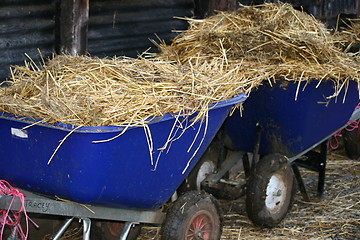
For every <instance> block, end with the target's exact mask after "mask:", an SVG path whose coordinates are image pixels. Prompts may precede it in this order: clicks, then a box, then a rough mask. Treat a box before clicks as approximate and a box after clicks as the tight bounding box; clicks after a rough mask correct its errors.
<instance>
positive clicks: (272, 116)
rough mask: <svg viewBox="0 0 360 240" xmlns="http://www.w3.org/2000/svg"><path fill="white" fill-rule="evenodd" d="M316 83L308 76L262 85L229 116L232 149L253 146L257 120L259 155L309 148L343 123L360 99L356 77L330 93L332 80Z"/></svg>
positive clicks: (228, 142)
mask: <svg viewBox="0 0 360 240" xmlns="http://www.w3.org/2000/svg"><path fill="white" fill-rule="evenodd" d="M318 83H319V82H318V81H311V82H309V83H305V82H304V83H301V84H300V86H298V84H297V83H292V82H287V81H278V82H277V83H276V84H274V85H273V86H270V85H269V84H264V85H262V86H260V87H259V88H258V89H257V90H256V91H254V92H252V93H251V95H250V96H249V97H248V99H247V101H246V102H245V103H244V109H243V111H242V116H240V113H239V111H238V110H237V111H235V113H234V114H233V115H232V116H231V117H230V118H228V119H227V120H226V124H225V126H226V141H225V142H226V145H227V146H228V147H229V148H231V149H233V150H242V151H248V152H252V151H253V150H254V145H255V141H256V132H257V130H256V124H257V123H259V126H260V127H261V138H260V148H259V153H260V154H261V155H267V154H270V153H276V152H277V153H282V154H284V155H286V156H287V157H293V156H295V155H298V154H300V153H302V152H306V151H307V150H310V149H311V147H312V146H314V145H316V144H317V143H320V141H321V140H322V139H324V138H325V137H327V136H330V135H331V134H332V133H333V132H336V130H338V129H339V128H341V127H342V126H344V125H345V124H346V123H347V121H348V120H349V118H350V116H351V114H352V113H353V111H354V109H355V107H356V105H357V103H358V101H359V93H358V87H357V84H356V83H355V82H353V81H350V83H349V85H348V87H344V89H343V90H342V91H341V93H340V94H339V95H338V97H337V98H332V99H326V97H328V96H331V95H332V94H333V93H334V82H332V81H323V82H321V84H319V86H317V85H318ZM305 84H307V85H306V87H305ZM297 90H299V91H298V96H297V99H296V100H295V95H296V92H297ZM344 97H345V98H344ZM344 99H345V101H343V100H344Z"/></svg>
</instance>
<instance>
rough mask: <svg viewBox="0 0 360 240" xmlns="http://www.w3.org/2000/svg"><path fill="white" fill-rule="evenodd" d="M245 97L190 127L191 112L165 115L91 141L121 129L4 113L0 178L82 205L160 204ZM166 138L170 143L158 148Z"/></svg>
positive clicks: (0, 127)
mask: <svg viewBox="0 0 360 240" xmlns="http://www.w3.org/2000/svg"><path fill="white" fill-rule="evenodd" d="M244 100H245V97H244V96H243V95H240V96H238V97H235V98H233V99H230V100H228V101H222V102H219V103H216V104H213V105H212V106H210V107H209V108H210V110H209V112H208V118H207V121H204V122H200V121H199V122H196V123H195V124H194V125H193V126H192V127H190V128H186V127H187V126H189V125H190V123H191V119H192V118H193V117H194V116H190V117H187V118H186V117H181V118H176V117H174V116H172V115H170V114H166V115H165V116H163V117H162V118H161V119H156V120H155V121H152V122H151V123H149V124H148V128H144V127H130V128H128V129H127V130H126V131H125V133H124V134H122V135H121V136H119V137H116V138H114V139H113V140H110V141H107V142H102V143H94V141H99V140H107V139H111V138H113V137H115V136H118V135H119V134H120V133H122V131H123V130H124V128H120V127H115V126H105V127H80V128H78V129H76V130H74V128H76V127H75V126H71V125H67V124H62V123H55V124H43V123H39V124H36V125H34V126H31V127H29V128H27V129H25V130H23V128H24V127H27V126H29V124H32V123H34V119H27V118H24V117H16V116H14V115H11V114H7V113H1V114H0V135H1V139H0V156H1V159H0V164H1V166H2V167H1V168H0V178H1V179H5V180H7V181H8V182H10V183H11V184H12V185H13V186H16V187H19V188H23V189H25V190H28V191H32V192H36V193H40V194H44V195H47V196H56V197H59V198H63V199H67V200H70V201H74V202H79V203H84V204H93V205H104V206H112V207H121V208H129V209H156V208H158V207H160V206H162V205H163V204H164V203H165V202H166V201H167V200H168V199H169V198H170V197H171V195H172V194H173V193H174V192H175V191H176V189H177V188H178V186H179V185H180V184H181V183H182V181H183V180H184V179H185V178H186V176H187V175H188V173H189V172H190V171H191V169H192V168H193V166H194V165H195V164H196V162H197V161H198V160H199V158H200V157H201V155H202V154H203V153H204V151H205V150H206V148H207V146H208V145H209V144H210V142H211V141H212V139H213V137H214V136H215V134H216V133H217V131H218V130H219V128H220V126H221V125H222V123H223V122H224V120H225V118H226V117H227V115H228V113H229V111H230V109H231V107H232V106H233V105H234V104H236V103H239V102H241V101H244ZM71 131H73V132H71ZM145 132H147V134H145ZM149 133H150V134H149ZM150 135H151V136H150ZM169 138H171V139H172V140H173V141H171V142H170V144H168V145H167V147H166V148H165V149H163V150H159V149H160V148H162V147H163V146H164V145H165V143H166V142H167V141H168V139H169ZM63 139H64V141H63V143H62V144H61V145H60V147H59V148H58V150H57V151H56V153H55V155H54V157H53V158H52V160H51V162H50V163H49V164H48V161H49V160H50V157H51V156H52V154H53V153H54V152H55V149H56V148H57V147H58V146H59V143H60V141H61V140H63ZM149 146H152V148H150V147H149ZM188 163H189V166H188V167H187V164H188ZM185 170H186V171H185Z"/></svg>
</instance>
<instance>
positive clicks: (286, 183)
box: [187, 81, 360, 227]
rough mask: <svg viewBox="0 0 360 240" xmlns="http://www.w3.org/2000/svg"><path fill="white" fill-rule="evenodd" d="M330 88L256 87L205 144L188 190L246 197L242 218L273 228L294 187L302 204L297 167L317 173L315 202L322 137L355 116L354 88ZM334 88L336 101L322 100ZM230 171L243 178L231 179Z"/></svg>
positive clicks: (321, 172)
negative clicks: (209, 148) (192, 187)
mask: <svg viewBox="0 0 360 240" xmlns="http://www.w3.org/2000/svg"><path fill="white" fill-rule="evenodd" d="M334 86H335V84H334V82H332V81H323V82H322V83H321V84H319V82H318V81H312V82H300V83H293V82H288V81H277V82H274V83H272V84H271V85H270V83H266V84H264V85H261V86H260V87H259V88H258V89H257V90H256V91H253V92H252V93H251V94H250V96H249V97H248V99H247V100H246V102H245V103H244V104H243V107H244V109H243V110H242V111H240V110H236V111H235V112H234V113H233V114H232V116H231V117H229V118H228V119H227V120H226V121H225V123H224V125H223V127H222V129H221V130H220V131H219V135H218V137H217V140H218V143H217V144H214V145H213V147H212V149H216V150H213V152H212V153H210V152H209V154H208V157H206V158H203V160H201V161H199V163H198V165H197V166H195V169H197V171H193V172H192V173H191V174H190V176H189V177H188V179H187V180H188V184H187V186H188V187H189V186H190V185H191V183H194V182H196V183H197V187H200V188H203V189H205V190H206V191H207V192H210V193H212V194H213V195H215V196H217V197H219V198H227V199H237V198H239V197H240V196H242V195H245V194H246V210H247V214H248V217H249V218H250V219H251V220H252V222H253V223H255V224H256V225H259V226H262V227H272V226H275V225H277V224H278V223H279V222H280V221H281V220H282V219H283V218H284V217H285V215H286V213H287V212H288V210H289V208H290V207H291V203H292V200H293V197H294V193H295V190H294V189H295V188H296V182H297V183H298V187H299V189H300V190H301V193H302V195H303V197H304V199H305V200H306V201H309V196H308V194H307V192H306V189H305V186H304V183H303V181H302V178H301V175H300V171H299V169H298V166H301V167H306V168H309V169H311V170H314V171H317V172H319V181H318V192H317V197H319V198H320V197H321V195H322V194H323V190H324V178H325V167H326V155H327V140H328V139H329V138H331V137H332V136H333V135H334V133H336V132H337V131H338V130H339V129H342V128H344V127H345V126H346V125H347V123H348V121H349V120H356V119H359V118H360V112H359V110H355V111H354V109H355V107H356V105H357V104H358V102H359V92H358V86H357V83H355V82H349V83H346V84H344V86H342V87H340V86H339V88H338V89H335V87H334ZM335 91H338V92H339V94H338V95H337V97H334V98H327V97H328V96H332V95H333V94H334V92H335ZM318 146H319V147H318ZM319 149H320V151H319ZM234 169H235V170H236V169H237V170H236V171H234ZM196 172H198V174H197V175H195V176H192V175H193V174H194V173H196ZM233 172H235V173H238V172H241V174H242V176H240V177H239V178H237V179H236V178H235V180H234V178H232V175H234V174H233ZM294 176H295V177H294ZM295 179H296V180H297V181H295Z"/></svg>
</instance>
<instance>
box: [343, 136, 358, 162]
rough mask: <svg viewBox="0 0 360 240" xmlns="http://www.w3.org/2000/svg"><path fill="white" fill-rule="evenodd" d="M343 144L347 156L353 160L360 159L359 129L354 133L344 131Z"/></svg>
mask: <svg viewBox="0 0 360 240" xmlns="http://www.w3.org/2000/svg"><path fill="white" fill-rule="evenodd" d="M342 136H343V142H344V147H345V151H346V154H347V155H348V157H349V158H351V159H359V158H360V131H359V129H354V130H353V131H347V130H346V129H344V130H343V131H342Z"/></svg>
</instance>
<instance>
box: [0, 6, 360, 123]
mask: <svg viewBox="0 0 360 240" xmlns="http://www.w3.org/2000/svg"><path fill="white" fill-rule="evenodd" d="M188 21H189V24H190V27H189V29H188V30H186V31H184V32H183V33H181V34H180V35H178V37H176V38H175V39H174V40H173V42H172V44H171V45H169V46H168V45H165V44H160V45H158V46H159V48H160V50H161V53H160V54H158V55H156V56H155V57H152V58H151V59H149V58H147V59H144V58H140V57H139V58H138V59H130V58H114V59H98V58H90V57H85V56H83V57H71V56H57V57H55V58H54V59H52V60H49V61H48V62H44V61H43V64H42V67H38V66H36V64H35V63H34V62H32V61H30V62H29V63H27V64H26V65H25V66H22V67H21V66H17V67H14V68H13V70H12V76H11V80H12V84H11V86H10V87H9V88H0V94H1V95H0V111H4V112H10V113H13V114H17V115H24V116H28V117H33V118H41V119H44V121H47V122H64V123H69V124H73V125H81V126H104V125H118V126H134V125H143V124H144V123H146V121H147V120H149V119H151V118H154V117H155V116H162V115H164V114H165V113H173V114H174V113H179V112H180V113H182V114H184V115H188V114H191V113H193V112H195V111H198V112H199V115H198V117H197V118H196V119H195V120H198V119H200V118H202V117H204V116H205V115H206V112H207V110H208V109H207V106H208V105H209V104H210V103H213V102H217V101H222V100H226V99H229V98H231V97H233V96H235V95H237V94H238V93H240V92H243V93H245V94H250V92H251V90H252V89H254V88H256V87H257V86H259V85H260V84H262V83H263V81H264V80H268V81H269V82H271V81H273V80H276V79H279V78H282V79H286V80H291V81H305V80H310V79H317V80H319V81H320V82H321V81H322V80H329V79H330V80H333V81H334V84H335V90H334V94H333V96H328V97H334V96H336V95H337V94H338V93H339V92H340V91H341V90H342V89H344V88H346V87H344V86H346V83H347V82H348V81H349V80H354V81H357V82H360V71H359V70H360V68H359V64H358V62H357V61H356V58H354V57H351V56H348V55H347V54H346V53H344V52H343V51H341V49H340V48H338V47H337V46H336V44H335V43H336V41H335V40H334V38H333V36H332V35H331V34H330V33H329V31H328V30H327V29H326V28H325V27H324V25H323V24H322V23H320V22H318V21H317V20H315V19H314V18H312V17H311V16H309V15H307V14H305V13H303V12H300V11H297V10H295V9H294V8H293V7H292V6H291V5H289V4H282V3H279V4H264V5H260V6H243V7H241V8H240V9H239V10H238V11H236V12H219V13H218V14H217V15H215V16H212V17H210V18H208V19H203V20H198V19H188ZM296 95H297V94H296Z"/></svg>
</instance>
